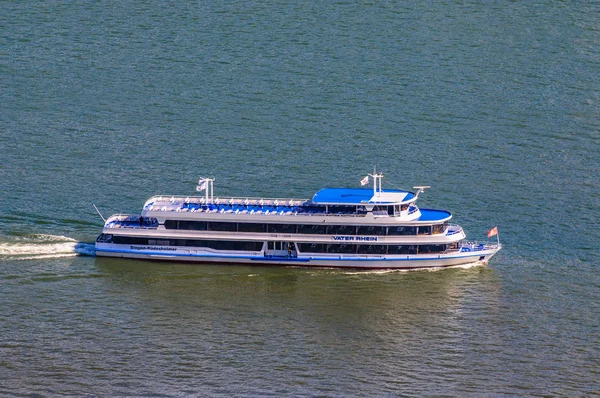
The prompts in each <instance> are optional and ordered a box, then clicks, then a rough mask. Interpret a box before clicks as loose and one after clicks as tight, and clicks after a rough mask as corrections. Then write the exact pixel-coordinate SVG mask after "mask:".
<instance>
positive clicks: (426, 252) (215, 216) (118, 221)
mask: <svg viewBox="0 0 600 398" xmlns="http://www.w3.org/2000/svg"><path fill="white" fill-rule="evenodd" d="M369 177H370V178H371V180H372V183H373V188H372V189H371V188H350V189H346V188H324V189H321V190H320V191H318V192H317V193H316V194H315V195H314V196H313V198H312V199H264V198H244V197H241V198H239V197H237V198H234V197H215V196H214V194H213V192H214V191H213V183H214V179H212V178H203V179H201V180H200V181H199V185H198V187H197V191H200V192H204V195H203V196H170V195H161V196H153V197H152V198H150V199H148V201H146V203H145V204H144V207H143V209H142V212H141V214H138V215H122V214H117V215H113V216H111V217H110V218H109V219H108V220H106V221H105V224H104V229H103V230H102V234H101V235H100V236H99V237H98V239H97V240H96V254H97V255H98V256H109V257H124V258H137V259H151V260H173V261H182V262H183V261H190V262H208V263H232V264H269V265H288V266H290V265H292V266H304V267H344V268H346V267H348V268H367V269H378V268H380V269H386V268H387V269H392V268H394V269H414V268H432V267H448V266H457V265H461V264H469V263H476V262H481V263H487V261H488V260H489V259H490V258H491V257H492V256H493V255H494V254H496V253H497V252H498V250H500V248H501V247H502V245H501V244H500V241H499V239H498V236H497V235H498V229H497V228H496V227H494V228H492V229H491V230H490V231H489V232H488V238H489V237H491V236H494V235H495V236H496V241H495V242H489V241H487V242H483V243H478V242H467V241H465V238H466V236H465V233H464V232H463V230H462V228H461V227H460V226H458V225H455V224H450V223H449V221H450V219H451V218H452V215H451V214H450V213H449V212H447V211H444V210H431V209H419V207H417V205H416V201H417V199H418V197H419V194H421V193H422V192H423V190H424V189H425V188H429V187H414V188H415V190H416V191H415V192H416V193H413V192H408V191H402V190H396V189H386V190H383V189H382V188H381V180H382V178H383V174H378V173H376V172H374V173H373V174H369V175H368V176H367V177H365V178H364V179H363V180H362V181H361V185H367V184H368V183H369Z"/></svg>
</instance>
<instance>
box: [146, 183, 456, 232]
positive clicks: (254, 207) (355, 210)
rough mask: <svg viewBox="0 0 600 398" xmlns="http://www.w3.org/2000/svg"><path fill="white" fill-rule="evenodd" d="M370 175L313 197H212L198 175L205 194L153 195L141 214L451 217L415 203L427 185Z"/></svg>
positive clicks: (432, 218)
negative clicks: (394, 184) (390, 183)
mask: <svg viewBox="0 0 600 398" xmlns="http://www.w3.org/2000/svg"><path fill="white" fill-rule="evenodd" d="M369 175H370V176H372V177H373V182H374V184H373V189H365V188H324V189H321V190H320V191H318V192H317V193H316V194H315V195H314V196H313V198H312V200H311V199H267V198H243V197H242V198H239V197H237V198H236V197H226V198H219V197H216V198H215V197H214V195H213V181H214V180H213V179H201V180H200V182H199V184H200V185H199V186H198V187H197V190H198V191H205V195H204V196H171V195H161V196H153V197H152V198H150V199H148V200H147V201H146V203H145V204H144V207H143V210H142V214H143V215H144V216H150V217H159V218H164V215H161V214H164V212H176V213H204V214H206V213H225V214H241V215H246V214H252V215H263V216H299V215H300V216H313V215H314V216H345V217H371V218H372V217H377V218H381V217H384V218H386V217H390V218H392V217H393V218H394V219H395V221H430V222H438V221H445V220H447V219H450V218H451V215H450V213H448V212H444V211H439V210H436V211H431V210H428V211H426V212H421V211H420V210H419V208H418V207H417V206H416V204H415V202H416V200H417V199H418V196H419V194H420V193H421V192H423V189H424V188H428V187H415V188H418V189H419V190H418V191H417V193H416V194H415V193H413V192H409V191H403V190H398V189H391V190H385V191H384V190H383V189H382V188H381V179H382V177H383V175H382V174H376V173H374V174H369ZM365 179H366V177H365ZM363 181H364V179H363ZM361 184H362V182H361ZM363 185H364V184H363ZM378 185H379V186H378ZM182 216H183V215H182ZM185 217H187V216H185ZM190 217H193V218H198V217H201V216H200V214H197V215H196V214H194V216H192V215H191V214H190ZM178 218H179V217H178ZM282 220H283V219H282ZM323 221H325V220H323Z"/></svg>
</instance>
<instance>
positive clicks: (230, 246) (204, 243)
mask: <svg viewBox="0 0 600 398" xmlns="http://www.w3.org/2000/svg"><path fill="white" fill-rule="evenodd" d="M177 243H178V245H180V246H193V247H205V248H208V249H214V250H233V251H260V250H261V249H262V245H263V244H262V242H251V241H228V240H191V239H189V240H185V239H179V240H178V241H177Z"/></svg>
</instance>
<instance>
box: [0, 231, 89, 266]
mask: <svg viewBox="0 0 600 398" xmlns="http://www.w3.org/2000/svg"><path fill="white" fill-rule="evenodd" d="M78 254H82V255H88V256H93V255H95V250H94V245H93V244H89V243H82V242H77V241H76V240H75V239H72V238H69V237H68V236H57V235H43V234H37V235H28V236H21V237H11V241H10V242H2V243H0V258H11V259H14V260H35V259H47V258H60V257H73V256H77V255H78Z"/></svg>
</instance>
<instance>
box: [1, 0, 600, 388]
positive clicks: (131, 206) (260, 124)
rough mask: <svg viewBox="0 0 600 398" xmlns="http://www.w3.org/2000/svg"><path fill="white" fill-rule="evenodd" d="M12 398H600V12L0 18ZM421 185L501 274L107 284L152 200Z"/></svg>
mask: <svg viewBox="0 0 600 398" xmlns="http://www.w3.org/2000/svg"><path fill="white" fill-rule="evenodd" d="M0 8H1V9H0V164H1V167H0V192H1V195H0V293H1V294H0V394H2V395H12V394H14V395H26V394H35V395H37V394H40V395H110V396H113V395H141V396H151V395H154V396H188V395H211V396H231V395H324V396H389V395H391V396H406V395H408V396H465V395H466V396H505V395H506V396H592V395H595V394H597V393H598V391H600V382H599V381H598V380H600V361H599V359H598V358H600V337H599V336H600V317H599V316H598V314H599V313H600V305H599V300H598V299H599V297H600V276H599V265H600V262H599V260H598V255H599V254H600V250H599V249H600V245H599V242H600V227H599V225H598V222H599V220H600V188H599V183H598V175H599V174H600V161H599V160H598V153H599V150H600V133H599V129H600V122H599V119H598V116H599V114H600V73H599V70H600V51H599V47H598V43H599V42H600V23H599V22H598V21H599V19H598V18H597V16H598V15H600V14H599V13H600V6H598V5H597V4H593V3H586V4H583V3H568V2H560V3H559V2H536V3H534V2H510V3H506V2H498V3H496V2H491V3H485V4H480V3H478V2H462V1H461V2H410V1H409V2H392V1H384V2H351V1H342V2H334V3H328V2H300V3H298V2H296V3H289V2H280V1H274V2H260V1H244V2H241V1H230V2H226V3H219V2H208V3H205V2H159V1H154V0H147V1H140V2H136V3H135V4H133V3H131V2H125V1H119V0H117V1H112V2H108V3H107V2H99V3H98V2H94V3H80V2H74V1H64V2H31V1H24V2H3V4H2V7H0ZM373 166H376V167H377V169H378V170H380V171H383V172H384V174H385V179H384V187H385V186H387V187H390V188H403V189H410V188H411V187H412V186H415V185H431V186H432V188H431V189H430V190H428V191H426V193H425V194H423V195H422V196H421V199H420V204H421V206H423V207H431V208H442V209H446V210H450V211H451V212H452V213H453V215H454V219H453V221H454V222H456V223H458V224H460V225H462V226H463V228H464V229H465V231H466V232H467V234H468V236H469V238H471V239H485V232H486V231H487V230H488V229H490V228H491V227H493V226H495V225H497V226H498V228H499V231H500V239H501V241H502V242H503V243H504V245H505V248H504V249H503V250H502V251H501V252H500V253H499V254H498V255H497V256H496V257H494V258H493V259H492V260H491V261H490V264H489V265H488V266H476V267H464V268H458V269H449V270H440V271H433V272H430V271H418V272H357V271H344V270H327V269H320V270H319V269H305V268H269V267H246V266H219V265H210V264H209V265H204V266H198V265H183V264H176V263H148V262H142V261H128V260H127V261H126V260H116V259H103V258H96V257H94V256H93V254H94V251H93V241H94V239H95V238H96V236H97V235H98V234H99V233H100V231H101V228H102V220H101V219H100V217H99V216H98V215H97V214H96V212H95V210H94V209H93V207H92V204H93V203H94V204H96V205H97V206H98V208H99V209H100V211H101V212H103V213H104V215H105V216H106V215H109V214H112V213H120V212H125V213H127V212H137V211H139V209H140V208H141V206H142V204H143V203H144V202H145V200H146V199H147V198H148V197H149V196H151V195H153V194H193V193H194V188H195V182H196V180H197V179H198V178H199V177H201V176H214V177H216V182H215V193H216V194H217V195H234V196H269V197H301V198H302V197H305V198H308V197H311V196H312V195H313V193H314V192H316V191H317V190H318V189H320V188H322V187H325V186H330V187H356V186H357V185H358V182H359V181H360V179H361V178H362V177H363V176H364V175H366V173H368V172H370V171H372V169H373Z"/></svg>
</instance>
